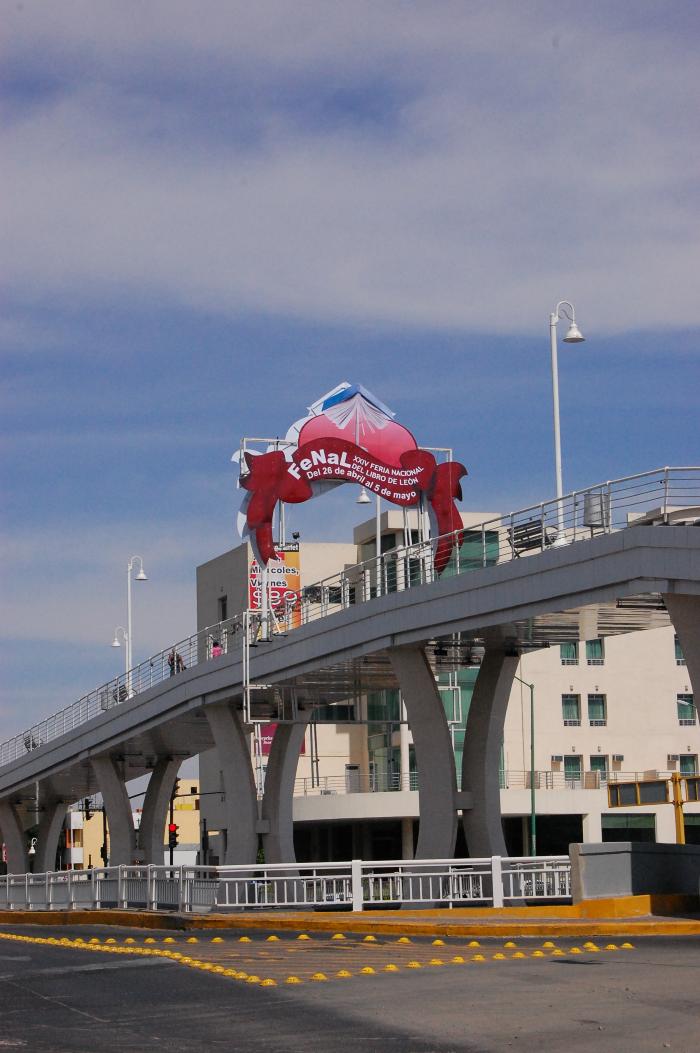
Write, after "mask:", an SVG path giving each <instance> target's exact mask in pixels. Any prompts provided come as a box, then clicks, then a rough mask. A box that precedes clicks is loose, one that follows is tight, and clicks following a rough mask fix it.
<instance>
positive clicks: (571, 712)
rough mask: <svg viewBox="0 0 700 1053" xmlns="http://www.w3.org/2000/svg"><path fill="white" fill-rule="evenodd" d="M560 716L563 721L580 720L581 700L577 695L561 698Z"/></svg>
mask: <svg viewBox="0 0 700 1053" xmlns="http://www.w3.org/2000/svg"><path fill="white" fill-rule="evenodd" d="M561 715H562V718H563V719H564V720H580V719H581V700H580V698H579V696H578V695H562V696H561Z"/></svg>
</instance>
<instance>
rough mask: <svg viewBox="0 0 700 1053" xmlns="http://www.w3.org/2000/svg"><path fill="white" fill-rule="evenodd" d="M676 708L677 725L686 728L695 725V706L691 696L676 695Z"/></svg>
mask: <svg viewBox="0 0 700 1053" xmlns="http://www.w3.org/2000/svg"><path fill="white" fill-rule="evenodd" d="M676 707H677V709H678V723H679V724H682V725H683V726H688V725H690V724H694V723H695V719H696V716H695V705H694V704H693V696H692V695H676Z"/></svg>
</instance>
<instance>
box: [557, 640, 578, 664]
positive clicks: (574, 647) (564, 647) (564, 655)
mask: <svg viewBox="0 0 700 1053" xmlns="http://www.w3.org/2000/svg"><path fill="white" fill-rule="evenodd" d="M559 657H560V658H561V664H562V665H578V643H577V642H576V640H572V641H571V642H570V643H562V644H559Z"/></svg>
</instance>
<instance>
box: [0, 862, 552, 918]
mask: <svg viewBox="0 0 700 1053" xmlns="http://www.w3.org/2000/svg"><path fill="white" fill-rule="evenodd" d="M570 898H571V862H570V860H569V857H568V856H513V857H505V856H504V857H501V856H493V857H491V858H486V859H425V860H420V861H418V860H411V861H404V860H388V861H383V862H367V861H364V860H361V859H354V860H352V861H351V862H348V863H314V864H303V863H302V864H299V863H281V864H277V865H274V866H273V865H269V866H264V865H263V866H228V867H204V866H172V867H171V866H120V867H101V868H95V869H92V870H68V871H66V870H61V871H51V872H49V873H46V874H7V875H4V876H3V877H0V910H34V911H40V910H101V909H102V910H104V909H108V908H109V909H118V910H128V909H132V910H133V909H137V910H153V911H179V912H185V913H195V914H196V913H208V912H209V911H233V910H265V909H274V908H277V909H290V910H297V909H302V908H307V909H323V908H325V909H329V908H335V909H339V910H352V911H362V910H364V909H366V908H372V907H373V908H378V907H386V908H393V907H400V906H403V905H404V904H406V905H413V906H417V907H421V906H425V907H427V906H441V907H448V908H452V907H466V906H470V905H475V906H477V905H478V906H492V907H502V906H503V905H504V904H505V903H530V902H539V901H548V900H568V899H570Z"/></svg>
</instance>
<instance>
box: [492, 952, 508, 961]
mask: <svg viewBox="0 0 700 1053" xmlns="http://www.w3.org/2000/svg"><path fill="white" fill-rule="evenodd" d="M491 957H492V958H493V960H494V961H495V962H500V961H505V957H506V956H505V954H503V953H502V952H501V951H496V953H495V954H492V955H491Z"/></svg>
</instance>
